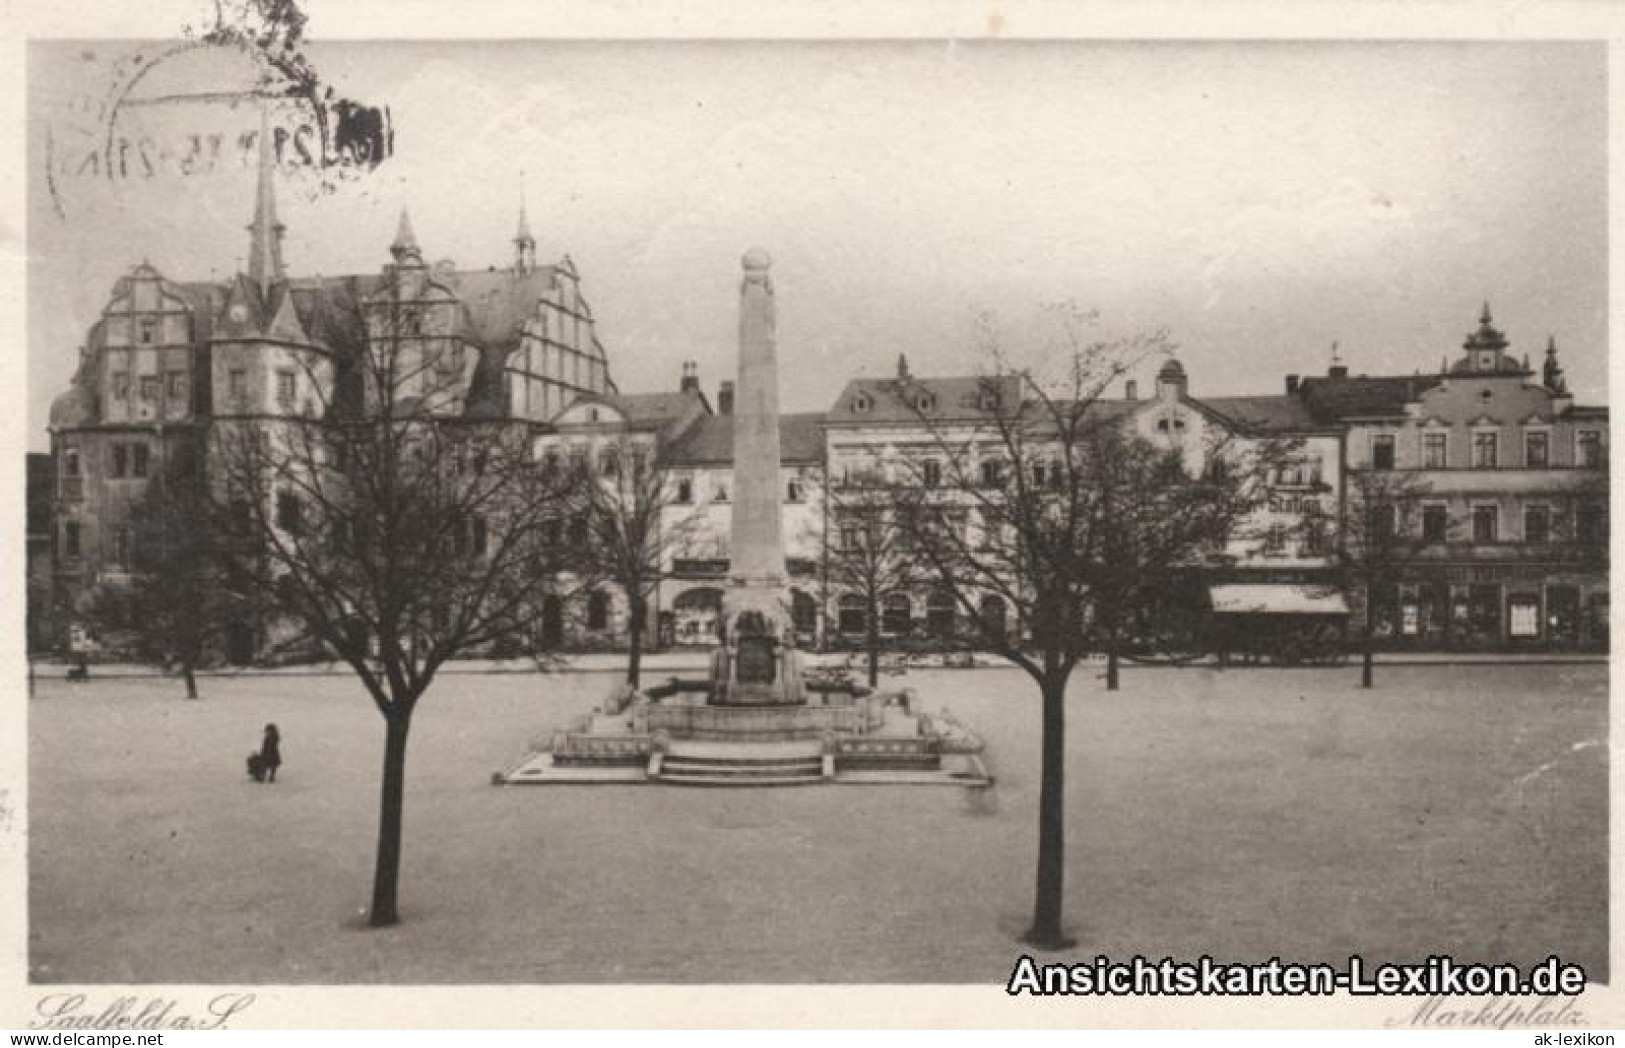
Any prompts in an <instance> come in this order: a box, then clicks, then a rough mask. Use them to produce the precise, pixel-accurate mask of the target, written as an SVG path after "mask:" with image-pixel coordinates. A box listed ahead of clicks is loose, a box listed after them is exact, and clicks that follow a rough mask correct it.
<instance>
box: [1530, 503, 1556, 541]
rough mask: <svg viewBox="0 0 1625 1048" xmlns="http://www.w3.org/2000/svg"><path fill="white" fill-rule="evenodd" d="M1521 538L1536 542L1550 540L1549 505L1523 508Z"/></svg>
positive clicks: (1550, 515)
mask: <svg viewBox="0 0 1625 1048" xmlns="http://www.w3.org/2000/svg"><path fill="white" fill-rule="evenodd" d="M1523 540H1524V541H1525V542H1537V543H1538V542H1550V541H1551V540H1552V511H1551V509H1550V508H1549V507H1546V506H1525V507H1524V508H1523Z"/></svg>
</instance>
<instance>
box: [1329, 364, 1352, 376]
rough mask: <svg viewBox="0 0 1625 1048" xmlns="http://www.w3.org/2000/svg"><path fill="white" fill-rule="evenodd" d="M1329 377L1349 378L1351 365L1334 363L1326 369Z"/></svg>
mask: <svg viewBox="0 0 1625 1048" xmlns="http://www.w3.org/2000/svg"><path fill="white" fill-rule="evenodd" d="M1326 377H1327V378H1348V377H1349V366H1348V365H1347V364H1333V365H1332V366H1331V367H1329V368H1327V369H1326Z"/></svg>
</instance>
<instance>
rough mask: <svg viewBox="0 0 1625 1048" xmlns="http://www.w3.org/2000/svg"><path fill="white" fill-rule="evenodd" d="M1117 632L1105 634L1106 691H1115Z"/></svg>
mask: <svg viewBox="0 0 1625 1048" xmlns="http://www.w3.org/2000/svg"><path fill="white" fill-rule="evenodd" d="M1117 667H1118V661H1117V631H1116V630H1112V631H1110V632H1108V633H1107V634H1106V690H1107V691H1116V690H1117Z"/></svg>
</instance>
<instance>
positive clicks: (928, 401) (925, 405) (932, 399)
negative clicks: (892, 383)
mask: <svg viewBox="0 0 1625 1048" xmlns="http://www.w3.org/2000/svg"><path fill="white" fill-rule="evenodd" d="M914 406H915V407H916V408H918V409H919V410H921V411H935V410H936V409H937V397H936V394H934V393H921V394H920V395H919V396H917V397H915V398H914Z"/></svg>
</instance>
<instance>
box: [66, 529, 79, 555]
mask: <svg viewBox="0 0 1625 1048" xmlns="http://www.w3.org/2000/svg"><path fill="white" fill-rule="evenodd" d="M62 555H63V556H64V557H77V556H79V522H78V521H77V520H70V521H67V522H66V523H64V524H63V525H62Z"/></svg>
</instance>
